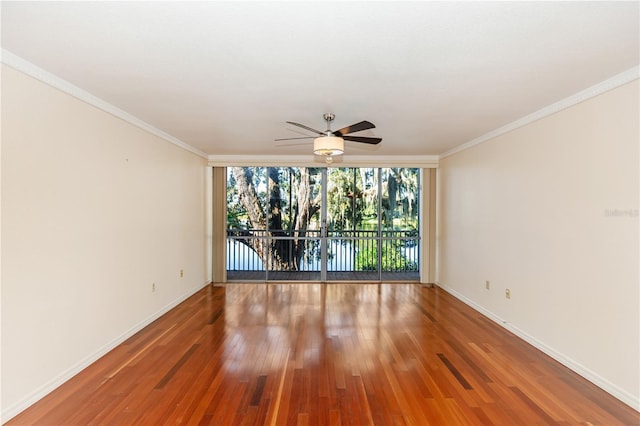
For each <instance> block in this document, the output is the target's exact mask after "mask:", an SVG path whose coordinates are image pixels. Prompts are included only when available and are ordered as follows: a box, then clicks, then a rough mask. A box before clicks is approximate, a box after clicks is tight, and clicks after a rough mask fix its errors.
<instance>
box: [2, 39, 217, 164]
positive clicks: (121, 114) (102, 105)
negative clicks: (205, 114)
mask: <svg viewBox="0 0 640 426" xmlns="http://www.w3.org/2000/svg"><path fill="white" fill-rule="evenodd" d="M0 60H1V61H2V63H4V64H5V65H8V66H10V67H11V68H13V69H15V70H18V71H20V72H23V73H25V74H27V75H28V76H31V77H33V78H35V79H37V80H40V81H42V82H43V83H45V84H48V85H49V86H51V87H54V88H56V89H58V90H61V91H62V92H64V93H66V94H68V95H71V96H73V97H74V98H77V99H79V100H81V101H83V102H86V103H88V104H89V105H92V106H94V107H96V108H99V109H101V110H103V111H104V112H107V113H109V114H111V115H113V116H115V117H118V118H120V119H122V120H124V121H126V122H127V123H129V124H132V125H134V126H136V127H138V128H140V129H142V130H144V131H146V132H149V133H151V134H152V135H155V136H158V137H159V138H162V139H164V140H165V141H167V142H169V143H172V144H174V145H176V146H178V147H180V148H182V149H184V150H186V151H189V152H191V153H193V154H196V155H198V156H200V157H202V158H207V156H208V155H207V153H205V152H203V151H201V150H199V149H197V148H194V147H193V146H191V145H189V144H187V143H186V142H183V141H181V140H180V139H178V138H176V137H174V136H171V135H170V134H168V133H166V132H163V131H162V130H160V129H158V128H156V127H154V126H152V125H151V124H149V123H146V122H144V121H142V120H140V119H139V118H137V117H135V116H133V115H131V114H129V113H128V112H126V111H124V110H121V109H120V108H118V107H116V106H114V105H112V104H110V103H108V102H106V101H104V100H102V99H100V98H98V97H96V96H94V95H92V94H91V93H89V92H87V91H86V90H83V89H81V88H79V87H78V86H74V85H73V84H71V83H69V82H68V81H66V80H63V79H62V78H60V77H58V76H56V75H54V74H51V73H50V72H48V71H45V70H44V69H42V68H39V67H38V66H36V65H34V64H32V63H31V62H29V61H26V60H24V59H22V58H20V57H19V56H16V55H14V54H13V53H11V52H9V51H8V50H5V49H2V50H1V54H0Z"/></svg>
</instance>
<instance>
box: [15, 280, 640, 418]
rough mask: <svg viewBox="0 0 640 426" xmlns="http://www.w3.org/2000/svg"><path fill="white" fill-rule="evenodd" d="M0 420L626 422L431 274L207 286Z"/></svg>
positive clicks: (624, 411) (591, 389) (618, 407)
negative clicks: (426, 281) (434, 284)
mask: <svg viewBox="0 0 640 426" xmlns="http://www.w3.org/2000/svg"><path fill="white" fill-rule="evenodd" d="M8 424H9V425H31V424H37V425H98V424H101V425H169V424H189V425H510V426H512V425H542V424H549V425H574V424H583V425H585V424H586V425H590V424H592V425H638V424H640V414H639V413H638V412H636V411H635V410H633V409H631V408H630V407H628V406H626V405H624V404H623V403H621V402H619V401H618V400H616V399H615V398H613V397H611V396H610V395H608V394H607V393H605V392H604V391H602V390H600V389H599V388H597V387H596V386H594V385H593V384H591V383H589V382H588V381H586V380H585V379H583V378H581V377H579V376H578V375H576V374H575V373H573V372H571V371H570V370H568V369H567V368H565V367H563V366H561V365H560V364H558V363H557V362H555V361H554V360H552V359H551V358H549V357H547V356H545V355H543V354H542V353H541V352H539V351H538V350H536V349H535V348H533V347H531V346H530V345H528V344H527V343H525V342H523V341H522V340H520V339H518V338H517V337H515V336H513V335H512V334H510V333H508V332H507V331H506V330H504V329H503V328H501V327H499V326H497V325H496V324H494V323H492V322H491V321H489V320H488V319H486V318H485V317H483V316H481V315H480V314H479V313H477V312H475V311H474V310H472V309H471V308H469V307H467V306H466V305H464V304H462V303H461V302H459V301H457V300H456V299H455V298H453V297H452V296H450V295H448V294H447V293H445V292H444V291H442V290H440V289H438V288H423V287H420V286H419V285H416V284H310V283H306V284H305V283H299V284H288V283H287V284H227V285H226V286H225V287H214V286H207V287H206V288H204V289H202V290H201V291H199V292H198V293H196V294H195V295H194V296H192V297H191V298H189V299H188V300H186V301H185V302H183V303H182V304H180V305H179V306H178V307H176V308H175V309H173V310H171V311H170V312H169V313H167V314H166V315H164V316H163V317H162V318H160V319H158V320H157V321H155V322H154V323H153V324H151V325H150V326H149V327H147V328H145V329H144V330H142V331H141V332H139V333H138V334H136V335H135V336H133V337H132V338H130V339H129V340H127V341H126V342H125V343H123V344H122V345H120V346H119V347H117V348H116V349H114V350H113V351H112V352H110V353H109V354H107V355H106V356H105V357H103V358H102V359H100V360H98V361H97V362H96V363H94V364H93V365H91V366H90V367H88V368H87V369H86V370H84V371H83V372H81V373H80V374H78V375H77V376H76V377H74V378H73V379H71V380H70V381H68V382H67V383H65V384H64V385H63V386H61V387H60V388H58V389H57V390H56V391H54V392H53V393H51V394H50V395H48V396H47V397H45V398H44V399H42V400H41V401H39V402H38V403H36V404H35V405H33V406H32V407H30V408H29V409H28V410H26V411H25V412H23V413H21V414H20V415H18V416H17V417H15V418H14V419H12V420H11V421H10V422H9V423H8Z"/></svg>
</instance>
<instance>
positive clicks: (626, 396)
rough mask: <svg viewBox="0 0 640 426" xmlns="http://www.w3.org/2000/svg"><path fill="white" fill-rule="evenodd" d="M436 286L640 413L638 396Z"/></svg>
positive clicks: (455, 292)
mask: <svg viewBox="0 0 640 426" xmlns="http://www.w3.org/2000/svg"><path fill="white" fill-rule="evenodd" d="M436 285H437V286H438V287H440V288H441V289H443V290H444V291H446V292H447V293H449V294H450V295H452V296H453V297H455V298H456V299H458V300H460V301H461V302H462V303H464V304H465V305H468V306H469V307H471V308H473V309H474V310H476V311H478V312H479V313H481V314H482V315H484V316H485V317H487V318H489V319H490V320H491V321H493V322H495V323H496V324H498V325H500V326H502V327H504V328H506V329H507V330H509V331H510V332H512V333H513V334H515V335H516V336H518V337H519V338H521V339H522V340H524V341H525V342H527V343H529V344H530V345H532V346H534V347H535V348H537V349H539V350H540V351H542V352H544V353H545V354H546V355H549V356H550V357H551V358H553V359H555V360H556V361H558V362H559V363H560V364H562V365H564V366H565V367H567V368H569V369H570V370H572V371H574V372H575V373H577V374H579V375H580V376H582V377H584V378H585V379H587V380H589V381H590V382H591V383H593V384H594V385H596V386H598V387H599V388H601V389H602V390H604V391H605V392H607V393H609V394H611V395H612V396H614V397H615V398H618V399H619V400H620V401H622V402H624V403H625V404H627V405H628V406H630V407H631V408H633V409H634V410H636V411H640V399H638V398H637V397H636V396H634V395H632V394H631V393H629V392H627V391H625V390H624V389H621V388H620V387H618V386H616V385H615V384H613V383H611V382H610V381H608V380H607V379H605V378H604V377H602V376H600V375H599V374H597V373H595V372H594V371H591V370H590V369H588V368H587V367H585V366H584V365H582V364H580V363H578V362H576V361H575V360H573V359H571V358H569V357H568V356H566V355H564V354H563V353H561V352H558V351H557V350H555V349H553V348H552V347H550V346H547V345H546V344H545V343H543V342H541V341H540V340H538V339H536V338H535V337H533V336H531V335H530V334H528V333H527V332H525V331H523V330H521V329H520V328H518V327H516V326H514V325H513V324H511V323H509V322H508V321H506V320H505V319H503V318H501V317H499V316H498V315H496V314H494V313H493V312H491V311H488V310H487V309H485V308H483V307H482V306H480V305H478V304H477V303H475V302H474V301H472V300H471V299H468V298H467V297H466V296H464V295H463V294H461V293H459V292H457V291H456V290H454V289H452V288H451V287H449V286H447V285H446V284H443V283H442V282H440V281H436Z"/></svg>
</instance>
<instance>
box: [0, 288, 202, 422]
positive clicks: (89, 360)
mask: <svg viewBox="0 0 640 426" xmlns="http://www.w3.org/2000/svg"><path fill="white" fill-rule="evenodd" d="M209 284H211V282H210V281H207V282H206V283H204V284H203V285H202V286H200V287H198V288H196V289H195V290H193V291H188V292H186V293H184V294H182V295H181V296H179V297H178V298H177V299H175V300H173V301H172V302H170V303H169V304H167V305H165V306H164V307H163V308H161V309H160V310H159V311H157V312H156V313H154V314H152V315H150V316H149V317H147V318H145V319H143V320H142V321H140V322H139V323H138V324H136V325H134V326H133V327H131V328H130V329H129V330H127V331H125V332H124V333H123V334H121V335H120V336H118V337H116V338H115V339H113V340H112V341H110V342H109V343H107V344H106V345H104V346H102V347H101V348H100V349H98V350H97V351H95V352H94V353H92V354H91V355H89V356H87V357H86V358H84V359H82V360H80V361H79V362H78V363H76V364H75V365H73V366H72V367H70V368H69V369H67V370H65V371H63V372H62V373H60V374H59V375H58V376H57V377H55V378H54V379H53V380H51V381H49V382H48V383H45V384H44V385H42V386H40V387H39V388H38V389H36V390H35V391H33V392H31V393H30V394H29V395H27V396H26V397H24V398H22V400H20V401H18V402H16V403H15V404H13V405H12V406H10V407H8V408H6V409H5V410H4V411H2V413H0V419H1V422H2V423H3V424H4V423H5V422H8V421H9V420H11V419H12V418H13V417H15V416H17V415H18V414H20V413H21V412H22V411H24V410H26V409H27V408H29V407H30V406H31V405H33V404H35V403H36V402H38V401H39V400H40V399H42V398H44V397H45V396H46V395H48V394H49V393H51V392H53V391H54V390H55V389H56V388H58V387H59V386H61V385H62V384H64V383H65V382H66V381H67V380H69V379H71V378H72V377H74V376H75V375H76V374H78V373H80V372H81V371H82V370H84V369H85V368H87V367H88V366H90V365H91V364H93V363H94V362H96V361H97V360H98V359H100V358H101V357H103V356H104V355H106V354H107V353H109V352H110V351H111V350H113V349H114V348H115V347H117V346H118V345H120V344H122V343H123V342H124V341H126V340H127V339H128V338H130V337H131V336H133V335H134V334H136V333H137V332H139V331H140V330H142V329H143V328H145V327H146V326H148V325H149V324H151V323H152V322H153V321H155V320H157V319H158V318H160V317H161V316H162V315H164V314H166V313H167V312H169V311H170V310H171V309H173V308H175V307H176V306H178V305H179V304H180V303H182V302H184V301H185V300H187V299H188V298H189V297H191V296H193V295H194V294H196V293H197V292H198V291H200V290H202V289H203V288H204V287H206V286H207V285H209Z"/></svg>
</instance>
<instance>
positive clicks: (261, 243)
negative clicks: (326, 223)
mask: <svg viewBox="0 0 640 426" xmlns="http://www.w3.org/2000/svg"><path fill="white" fill-rule="evenodd" d="M302 235H303V236H302ZM419 240H420V238H419V236H418V233H417V232H416V231H410V230H406V231H397V230H393V231H329V232H328V233H327V237H326V241H327V243H326V247H327V249H326V250H327V256H326V258H327V272H360V271H381V272H415V273H417V272H418V271H419V267H420V244H419V242H420V241H419ZM321 268H322V238H321V233H320V231H319V230H311V231H309V230H307V231H304V233H303V232H299V231H298V232H284V231H282V232H279V233H278V232H273V231H272V232H271V233H269V232H267V231H266V230H264V229H250V230H239V229H230V230H228V231H227V271H265V270H269V271H298V272H319V271H320V270H321Z"/></svg>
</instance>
